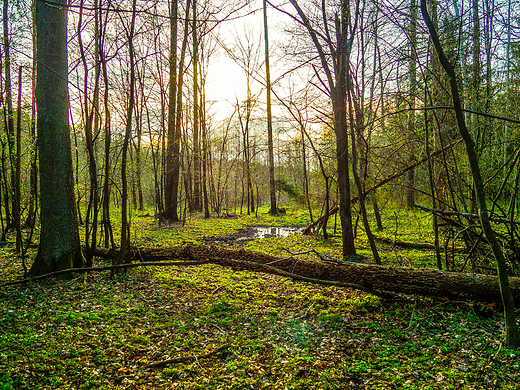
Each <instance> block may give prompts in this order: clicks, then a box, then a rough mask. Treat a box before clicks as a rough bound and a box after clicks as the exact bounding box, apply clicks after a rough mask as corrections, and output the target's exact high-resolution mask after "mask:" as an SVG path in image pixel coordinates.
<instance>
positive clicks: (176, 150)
mask: <svg viewBox="0 0 520 390" xmlns="http://www.w3.org/2000/svg"><path fill="white" fill-rule="evenodd" d="M190 5H191V0H188V1H187V3H186V16H185V18H184V38H183V40H182V47H181V57H180V59H179V66H178V69H179V71H178V80H177V86H176V88H174V89H172V86H171V84H170V89H169V98H170V103H169V105H168V150H169V151H171V152H172V156H173V160H172V162H171V167H172V168H171V171H170V170H169V169H168V162H167V163H166V164H167V168H166V170H167V172H169V173H168V175H171V178H170V180H171V184H170V185H171V189H170V188H169V184H168V180H167V181H166V194H165V198H168V196H171V198H170V205H169V206H168V205H165V218H166V219H169V220H172V221H178V220H179V217H178V214H177V212H178V208H179V179H180V170H181V169H180V168H181V149H180V146H181V138H182V86H183V80H184V57H185V55H186V47H187V44H188V31H189V14H190ZM173 12H174V15H175V18H176V16H177V9H176V8H175V10H173V9H172V13H173ZM173 29H174V27H173V26H172V37H173ZM175 30H176V27H175ZM176 34H177V33H176V31H175V36H176ZM176 44H177V43H176V42H175V45H176ZM172 45H173V43H172ZM171 50H174V49H173V48H172V49H170V51H171ZM175 58H176V55H175ZM172 64H173V63H172V61H171V59H170V72H172V66H173V65H172ZM171 82H172V80H171V73H170V83H171ZM175 92H176V93H177V95H176V97H175V105H173V106H172V105H171V103H172V100H171V99H172V96H174V94H175ZM173 113H175V115H173ZM171 134H173V138H172V145H171V146H170V135H171ZM168 153H170V152H168ZM169 191H171V193H170V192H169Z"/></svg>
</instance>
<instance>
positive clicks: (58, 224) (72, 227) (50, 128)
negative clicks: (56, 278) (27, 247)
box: [29, 0, 83, 275]
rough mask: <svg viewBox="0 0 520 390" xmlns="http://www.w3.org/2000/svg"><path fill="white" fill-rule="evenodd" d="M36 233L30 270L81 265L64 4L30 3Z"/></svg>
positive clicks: (59, 0)
mask: <svg viewBox="0 0 520 390" xmlns="http://www.w3.org/2000/svg"><path fill="white" fill-rule="evenodd" d="M36 30H37V37H38V39H37V58H38V61H37V87H36V103H37V109H38V150H39V161H40V192H41V235H40V246H39V248H38V255H37V256H36V259H35V261H34V264H33V266H32V268H31V270H30V272H29V273H30V274H31V275H41V274H44V273H48V272H52V271H58V270H62V269H67V268H71V267H74V268H80V267H82V266H83V255H82V251H81V247H80V241H79V232H78V224H77V219H76V211H75V204H74V183H73V173H72V172H73V171H72V153H71V145H70V130H69V122H68V102H69V97H68V90H67V8H66V2H65V1H64V0H57V5H56V4H52V5H50V4H48V3H46V2H45V1H43V0H38V1H37V3H36Z"/></svg>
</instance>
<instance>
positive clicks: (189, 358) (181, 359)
mask: <svg viewBox="0 0 520 390" xmlns="http://www.w3.org/2000/svg"><path fill="white" fill-rule="evenodd" d="M229 347H230V345H229V344H224V345H223V346H221V347H219V348H217V349H215V350H213V351H211V352H208V353H206V354H204V355H192V356H181V357H178V358H175V359H168V360H163V361H160V362H157V363H152V364H148V365H146V366H144V368H160V367H164V366H167V365H169V364H176V363H184V362H189V361H192V360H195V361H197V360H199V359H207V358H209V357H211V356H213V355H216V354H218V353H221V352H224V351H225V350H227V349H228V348H229Z"/></svg>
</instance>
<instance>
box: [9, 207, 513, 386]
mask: <svg viewBox="0 0 520 390" xmlns="http://www.w3.org/2000/svg"><path fill="white" fill-rule="evenodd" d="M262 211H263V210H262ZM143 214H144V213H143ZM304 218H305V216H304V214H303V213H300V212H299V211H298V212H297V211H291V212H290V213H289V215H286V216H277V217H272V216H269V215H266V214H265V213H264V212H262V213H259V216H258V218H256V217H254V216H250V217H242V218H236V219H224V218H221V219H212V220H209V221H205V220H203V219H192V220H190V221H188V223H187V225H186V226H184V227H181V226H177V225H175V226H173V227H168V228H159V227H158V226H157V225H156V223H155V222H154V221H153V219H152V218H151V217H138V216H135V217H134V218H133V219H132V228H133V229H135V230H134V237H135V242H136V243H138V244H139V245H140V246H147V247H161V246H171V245H177V244H180V243H183V242H194V243H202V242H203V241H204V239H205V238H207V237H210V236H216V235H227V234H232V233H235V232H236V231H237V230H240V229H243V228H245V227H246V226H252V225H303V224H304V222H305V220H304ZM400 218H401V219H398V222H399V221H400V222H399V223H400V225H402V226H409V225H408V222H409V223H412V220H413V223H424V225H427V223H428V221H426V219H425V220H424V221H423V220H422V219H421V218H417V216H413V215H412V216H410V217H407V218H410V221H408V222H406V221H405V220H404V219H405V217H400ZM387 223H388V227H387V231H390V230H391V229H392V225H391V224H392V222H391V218H389V219H388V221H387ZM416 228H417V227H413V229H416ZM413 229H412V227H409V231H407V230H406V229H401V230H402V231H403V232H402V233H401V234H402V236H401V237H402V238H399V239H401V240H403V241H404V240H408V241H410V240H415V241H417V242H423V241H424V242H428V241H427V240H426V238H427V237H426V235H425V233H424V232H420V233H417V234H415V233H414V231H412V230H413ZM338 240H339V238H337V237H334V238H333V239H332V240H330V241H323V240H322V239H320V238H318V237H303V236H290V237H286V238H266V239H262V240H255V241H250V242H247V244H246V248H248V249H254V250H261V251H264V252H268V253H272V254H281V253H283V251H282V249H281V248H287V249H289V250H291V251H301V250H305V249H310V248H315V249H317V250H318V251H322V252H326V253H329V254H332V255H335V256H338V257H339V256H340V252H339V241H338ZM233 245H234V243H233ZM364 245H365V244H364V243H363V240H362V238H361V237H360V238H359V241H358V247H359V248H360V251H367V253H368V249H367V248H366V247H365V246H364ZM383 250H384V248H383ZM400 256H401V259H406V262H409V263H411V264H413V265H418V266H424V264H425V263H426V260H428V261H430V263H429V264H433V261H432V260H431V259H432V258H430V257H428V256H430V255H429V254H428V253H426V254H425V253H424V252H421V253H417V254H415V252H413V251H403V252H402V253H401V254H400ZM412 256H413V257H412ZM421 256H422V257H421ZM384 258H385V261H386V262H387V263H395V259H396V256H395V253H394V252H390V253H389V254H385V257H384ZM18 262H19V260H18V259H16V258H15V256H14V254H13V251H12V247H11V246H10V245H9V246H7V247H4V248H2V249H1V250H0V265H1V267H0V272H2V279H3V280H4V281H6V280H11V279H13V278H15V277H17V276H19V275H20V267H19V264H18ZM487 308H488V309H489V310H481V305H480V304H474V303H472V302H451V301H448V300H439V299H430V298H424V297H406V300H405V301H403V302H396V303H390V302H385V301H382V300H380V299H379V298H376V297H373V296H370V295H366V294H364V293H359V292H355V291H352V290H347V289H338V288H334V287H323V286H314V285H309V284H303V283H297V282H293V281H291V280H287V279H284V278H282V277H278V276H273V275H265V274H262V273H250V272H245V271H241V272H234V271H231V270H229V269H226V268H222V267H219V266H216V265H204V266H200V267H192V268H173V267H163V268H159V267H157V268H147V269H136V270H132V271H130V272H129V273H128V275H127V276H125V277H121V278H117V279H112V278H110V277H109V275H108V274H91V275H88V276H82V277H79V278H77V279H74V280H70V281H56V280H49V281H45V282H42V283H39V284H29V285H24V286H17V287H4V288H3V289H1V290H0V389H395V388H399V389H401V388H402V389H461V388H462V389H497V388H500V389H516V388H518V383H519V380H520V359H519V355H518V352H517V351H511V350H507V349H505V348H504V347H503V341H504V332H503V321H502V318H501V313H500V311H499V310H497V308H495V307H493V306H489V307H487ZM225 344H229V348H228V349H227V350H226V351H225V352H224V353H219V354H216V355H214V356H211V357H209V358H207V359H196V360H191V361H185V362H182V363H177V364H171V365H167V366H166V367H164V368H158V369H151V368H146V365H148V364H151V363H155V362H158V361H162V360H166V359H171V358H177V357H186V356H193V355H204V354H206V353H208V352H211V351H213V350H215V349H216V348H218V347H220V346H222V345H225Z"/></svg>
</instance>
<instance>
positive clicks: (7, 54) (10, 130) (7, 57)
mask: <svg viewBox="0 0 520 390" xmlns="http://www.w3.org/2000/svg"><path fill="white" fill-rule="evenodd" d="M3 26H4V36H3V44H4V71H5V105H6V106H7V107H6V108H7V110H6V112H5V111H4V116H5V115H6V114H7V118H6V119H7V120H6V131H7V147H8V154H9V167H10V170H9V171H10V173H11V178H10V179H11V180H10V181H11V183H10V184H11V191H13V192H14V187H15V168H14V147H15V145H14V143H15V141H14V138H15V134H14V112H13V96H12V86H11V84H12V80H11V48H10V37H9V1H8V0H4V7H3ZM7 183H8V182H7V181H6V188H7V189H8V188H9V185H8V184H7ZM9 192H10V191H9V190H7V191H6V196H5V204H6V216H5V218H6V230H9V229H10V228H11V227H13V224H15V223H16V214H17V212H16V210H15V208H16V207H15V200H14V197H13V196H11V194H9ZM10 201H11V203H12V209H11V207H10V206H9V203H10ZM11 212H12V217H13V220H11ZM14 227H16V226H14Z"/></svg>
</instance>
